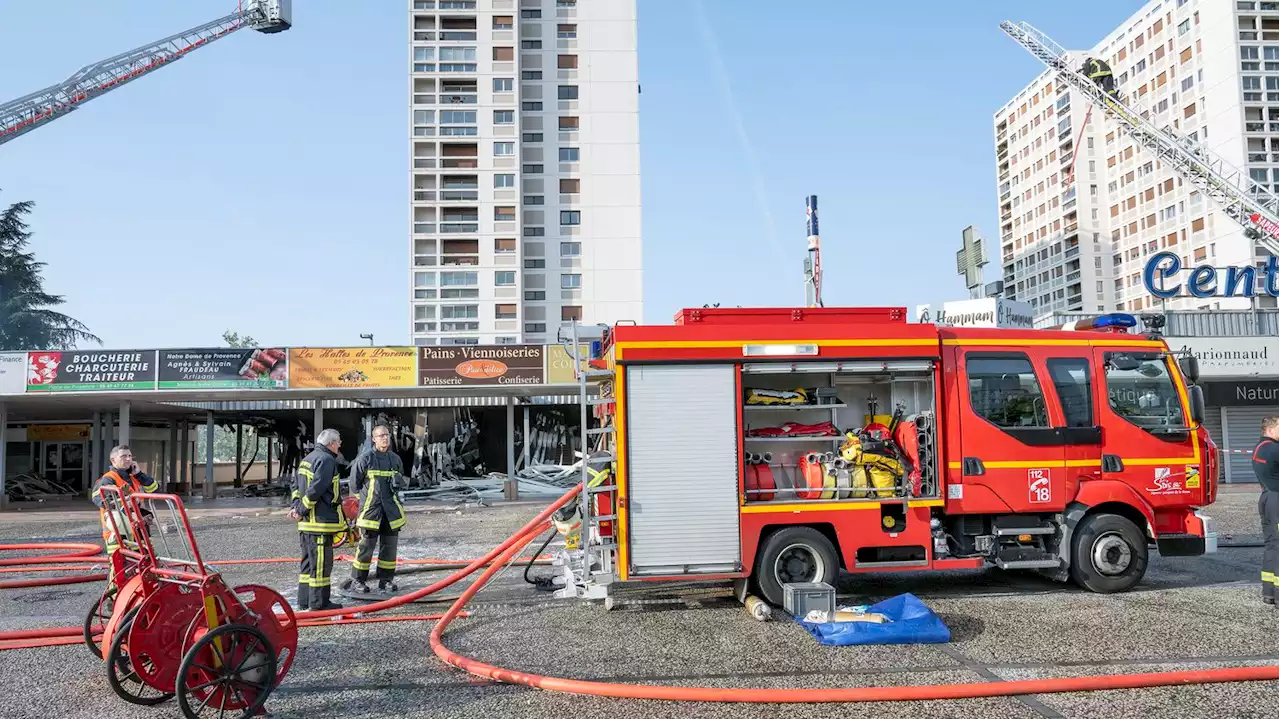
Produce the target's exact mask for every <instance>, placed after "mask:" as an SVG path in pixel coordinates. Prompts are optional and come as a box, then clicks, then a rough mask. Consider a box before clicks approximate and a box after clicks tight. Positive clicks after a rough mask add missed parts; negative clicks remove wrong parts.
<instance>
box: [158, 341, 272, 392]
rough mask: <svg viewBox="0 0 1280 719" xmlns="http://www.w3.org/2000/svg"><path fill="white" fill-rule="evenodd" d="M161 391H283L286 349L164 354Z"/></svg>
mask: <svg viewBox="0 0 1280 719" xmlns="http://www.w3.org/2000/svg"><path fill="white" fill-rule="evenodd" d="M159 363H160V375H159V381H158V382H157V383H156V386H157V387H158V388H160V389H232V388H254V387H260V388H264V389H283V388H284V387H286V386H288V377H289V370H288V366H289V363H288V361H287V359H286V352H285V350H283V349H277V348H270V349H235V348H224V349H189V350H161V351H160V361H159Z"/></svg>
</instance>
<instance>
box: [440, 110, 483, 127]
mask: <svg viewBox="0 0 1280 719" xmlns="http://www.w3.org/2000/svg"><path fill="white" fill-rule="evenodd" d="M475 122H476V113H475V110H441V111H440V124H442V125H474V124H475Z"/></svg>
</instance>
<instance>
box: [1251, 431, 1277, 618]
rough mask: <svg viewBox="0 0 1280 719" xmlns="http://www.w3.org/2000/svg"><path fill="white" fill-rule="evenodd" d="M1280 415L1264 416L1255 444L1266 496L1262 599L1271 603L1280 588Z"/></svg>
mask: <svg viewBox="0 0 1280 719" xmlns="http://www.w3.org/2000/svg"><path fill="white" fill-rule="evenodd" d="M1278 441H1280V418H1278V417H1276V416H1274V415H1272V416H1270V417H1267V418H1266V419H1264V420H1262V439H1261V440H1259V441H1258V446H1256V447H1254V448H1253V473H1254V475H1255V476H1256V477H1257V478H1258V484H1261V485H1262V496H1261V497H1259V498H1258V518H1259V519H1260V520H1261V521H1262V537H1263V541H1264V547H1265V548H1264V549H1263V550H1262V601H1264V602H1266V603H1267V604H1275V603H1276V592H1277V589H1280V586H1278V585H1280V553H1278V552H1277V550H1278V549H1280V547H1278V546H1277V542H1278V541H1280V536H1277V535H1278V533H1280V518H1278V517H1277V511H1276V510H1277V509H1280V507H1277V502H1278V501H1280V500H1278V497H1280V491H1277V490H1280V486H1278V485H1280V477H1278V476H1277V475H1278V474H1280V451H1278V450H1280V444H1277V442H1278Z"/></svg>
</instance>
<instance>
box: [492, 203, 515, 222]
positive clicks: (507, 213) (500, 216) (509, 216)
mask: <svg viewBox="0 0 1280 719" xmlns="http://www.w3.org/2000/svg"><path fill="white" fill-rule="evenodd" d="M493 221H494V222H515V221H516V208H515V207H512V206H510V205H505V206H503V205H500V206H498V207H495V208H493Z"/></svg>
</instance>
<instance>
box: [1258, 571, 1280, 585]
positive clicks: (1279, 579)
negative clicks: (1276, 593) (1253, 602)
mask: <svg viewBox="0 0 1280 719" xmlns="http://www.w3.org/2000/svg"><path fill="white" fill-rule="evenodd" d="M1262 581H1264V582H1269V583H1271V584H1274V585H1276V586H1280V576H1276V574H1275V573H1274V572H1263V573H1262Z"/></svg>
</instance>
